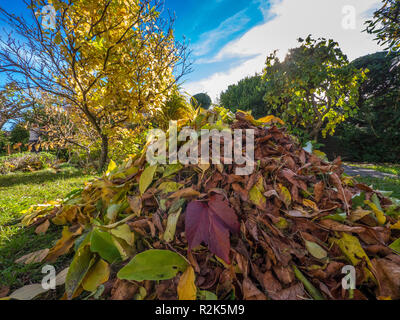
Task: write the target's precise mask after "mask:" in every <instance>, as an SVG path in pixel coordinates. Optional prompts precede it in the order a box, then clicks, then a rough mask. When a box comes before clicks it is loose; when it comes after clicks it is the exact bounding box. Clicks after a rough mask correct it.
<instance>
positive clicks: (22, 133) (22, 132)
mask: <svg viewBox="0 0 400 320" xmlns="http://www.w3.org/2000/svg"><path fill="white" fill-rule="evenodd" d="M28 140H29V131H28V130H27V129H26V128H24V126H23V124H20V123H19V124H17V125H15V126H14V128H13V129H12V130H11V133H10V142H11V144H16V143H22V144H27V143H28Z"/></svg>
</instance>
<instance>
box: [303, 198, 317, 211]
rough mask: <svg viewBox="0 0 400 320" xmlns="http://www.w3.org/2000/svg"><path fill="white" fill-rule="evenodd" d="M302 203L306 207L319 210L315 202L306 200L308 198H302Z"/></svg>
mask: <svg viewBox="0 0 400 320" xmlns="http://www.w3.org/2000/svg"><path fill="white" fill-rule="evenodd" d="M303 205H304V206H306V207H309V208H311V209H313V210H315V211H319V209H318V206H317V204H316V203H315V202H314V201H311V200H308V199H304V200H303Z"/></svg>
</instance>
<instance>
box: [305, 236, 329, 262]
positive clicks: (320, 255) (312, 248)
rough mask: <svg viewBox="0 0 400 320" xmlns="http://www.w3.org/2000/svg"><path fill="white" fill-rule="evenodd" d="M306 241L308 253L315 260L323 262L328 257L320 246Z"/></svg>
mask: <svg viewBox="0 0 400 320" xmlns="http://www.w3.org/2000/svg"><path fill="white" fill-rule="evenodd" d="M304 241H305V243H306V248H307V250H308V252H310V253H311V255H312V256H313V257H314V258H317V259H320V260H322V259H325V258H326V257H327V256H328V253H327V252H326V251H325V250H324V249H323V248H322V247H321V246H320V245H319V244H317V243H315V242H311V241H307V240H304Z"/></svg>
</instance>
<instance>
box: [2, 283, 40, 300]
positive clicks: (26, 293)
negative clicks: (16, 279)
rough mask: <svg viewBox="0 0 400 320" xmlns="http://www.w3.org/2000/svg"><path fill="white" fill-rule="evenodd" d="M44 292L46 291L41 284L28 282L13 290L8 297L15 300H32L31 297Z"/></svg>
mask: <svg viewBox="0 0 400 320" xmlns="http://www.w3.org/2000/svg"><path fill="white" fill-rule="evenodd" d="M45 292H47V290H46V289H43V287H42V285H41V284H38V283H37V284H30V285H27V286H23V287H22V288H19V289H17V290H16V291H14V292H13V293H12V294H11V295H10V298H11V299H17V300H32V299H33V298H35V297H37V296H38V295H40V294H42V293H45Z"/></svg>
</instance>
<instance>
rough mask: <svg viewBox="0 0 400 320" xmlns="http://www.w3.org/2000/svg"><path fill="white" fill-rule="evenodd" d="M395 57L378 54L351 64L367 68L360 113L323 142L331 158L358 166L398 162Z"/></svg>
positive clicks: (399, 104)
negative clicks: (337, 158) (371, 163)
mask: <svg viewBox="0 0 400 320" xmlns="http://www.w3.org/2000/svg"><path fill="white" fill-rule="evenodd" d="M394 60H395V55H394V54H390V55H388V54H387V52H379V53H375V54H371V55H367V56H364V57H361V58H359V59H357V60H355V61H354V62H352V64H353V65H354V66H355V67H356V68H367V69H368V70H369V72H368V73H367V80H366V81H365V82H364V83H363V84H362V85H361V88H360V100H359V103H358V104H359V112H358V114H357V115H355V116H353V117H351V118H349V119H348V120H347V121H346V122H345V123H343V124H342V125H340V126H339V127H338V128H337V130H336V133H335V136H334V137H333V138H330V139H327V140H326V141H322V142H323V143H324V144H325V146H326V148H325V150H323V151H324V152H327V153H328V154H329V155H330V156H331V157H334V156H335V155H341V156H342V157H343V158H344V159H345V160H348V161H358V162H394V163H396V162H399V159H400V145H399V143H398V141H399V139H400V100H399V93H400V92H399V88H400V67H397V68H394V67H393V61H394ZM328 149H329V150H328Z"/></svg>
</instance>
